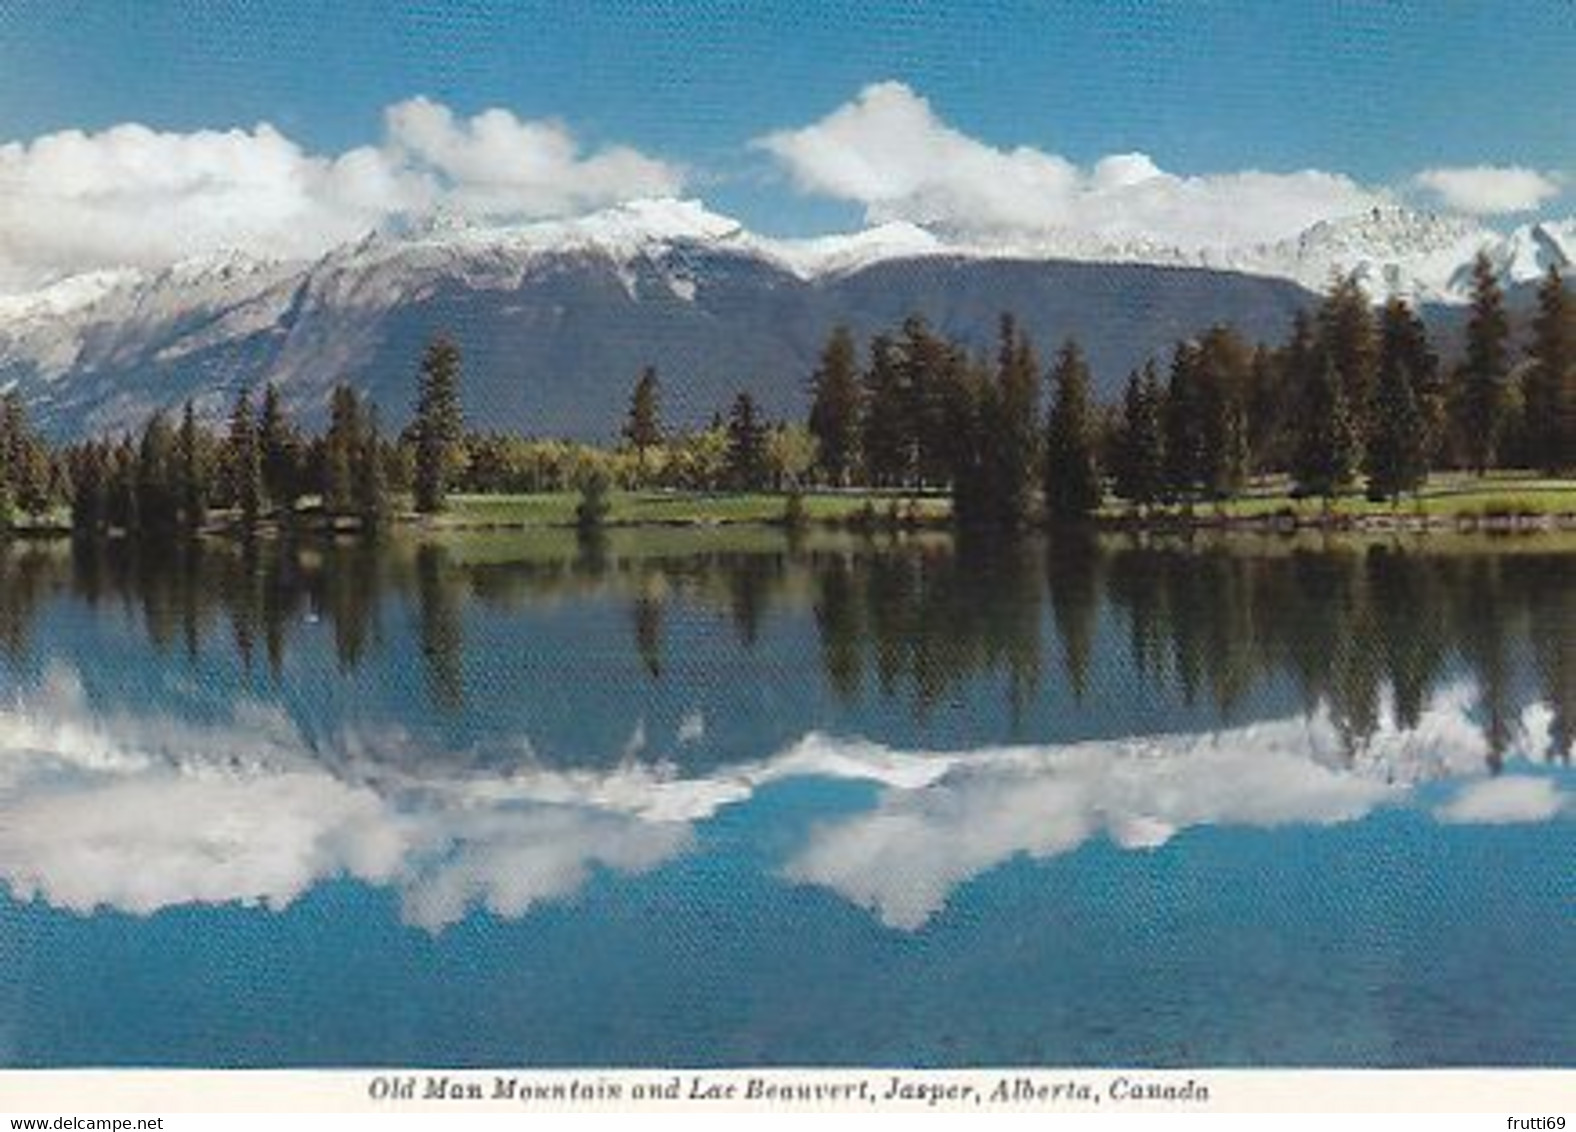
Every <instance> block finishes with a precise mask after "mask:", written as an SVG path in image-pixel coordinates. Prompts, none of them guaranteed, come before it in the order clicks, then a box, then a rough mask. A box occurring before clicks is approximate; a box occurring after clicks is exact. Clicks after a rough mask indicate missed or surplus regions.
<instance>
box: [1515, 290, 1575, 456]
mask: <svg viewBox="0 0 1576 1132" xmlns="http://www.w3.org/2000/svg"><path fill="white" fill-rule="evenodd" d="M1525 411H1526V431H1527V440H1528V444H1529V448H1530V452H1529V455H1530V456H1531V458H1532V460H1533V463H1534V464H1535V465H1536V466H1537V467H1538V468H1539V469H1540V470H1541V471H1542V472H1543V473H1544V474H1546V475H1551V476H1552V475H1558V474H1559V472H1560V471H1561V470H1563V469H1564V468H1567V467H1570V466H1571V464H1572V463H1573V462H1576V311H1573V309H1572V307H1571V302H1570V295H1569V293H1568V292H1567V291H1566V290H1565V281H1564V280H1563V279H1562V278H1561V277H1560V272H1559V268H1557V267H1555V266H1553V265H1550V267H1549V270H1548V274H1547V275H1545V276H1544V278H1543V283H1542V285H1541V286H1540V287H1539V288H1538V313H1537V317H1536V318H1534V319H1533V323H1532V367H1531V368H1530V370H1529V371H1528V373H1527V391H1526V406H1525Z"/></svg>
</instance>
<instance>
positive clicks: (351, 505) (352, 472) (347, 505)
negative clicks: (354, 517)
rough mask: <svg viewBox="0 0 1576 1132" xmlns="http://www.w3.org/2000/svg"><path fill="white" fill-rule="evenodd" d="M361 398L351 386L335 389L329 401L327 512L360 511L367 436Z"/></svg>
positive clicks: (325, 480) (325, 438) (325, 447)
mask: <svg viewBox="0 0 1576 1132" xmlns="http://www.w3.org/2000/svg"><path fill="white" fill-rule="evenodd" d="M363 433H364V430H363V427H362V419H361V397H360V396H359V395H358V394H357V393H356V391H355V389H353V388H352V387H351V386H349V385H345V384H340V385H337V386H335V387H334V392H333V395H332V397H331V398H330V399H329V410H328V431H327V432H326V433H325V434H324V435H323V512H324V514H326V515H334V516H340V515H351V514H354V513H356V512H357V511H358V507H357V500H358V499H359V496H358V494H357V489H356V475H357V472H358V470H360V469H361V468H362V456H363V455H364V452H365V436H364V435H363Z"/></svg>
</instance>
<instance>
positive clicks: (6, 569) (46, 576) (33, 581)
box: [0, 538, 56, 661]
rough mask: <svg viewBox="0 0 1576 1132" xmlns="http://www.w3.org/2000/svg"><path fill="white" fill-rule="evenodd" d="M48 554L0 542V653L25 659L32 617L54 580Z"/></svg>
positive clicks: (34, 548)
mask: <svg viewBox="0 0 1576 1132" xmlns="http://www.w3.org/2000/svg"><path fill="white" fill-rule="evenodd" d="M55 573H56V572H55V570H54V568H53V565H52V562H51V557H50V555H49V553H48V551H46V550H44V549H42V548H39V547H36V546H31V545H27V544H15V543H11V542H8V541H7V540H5V539H3V538H0V652H3V653H5V655H6V656H7V657H8V658H9V659H11V660H13V661H21V660H22V659H23V658H25V657H26V656H27V653H28V645H29V641H30V639H31V631H32V630H31V627H32V623H33V617H34V615H35V613H36V611H37V609H38V607H39V604H40V603H41V602H42V601H43V600H44V598H45V597H46V596H47V594H48V591H49V590H50V588H51V584H52V579H53V578H54V577H55Z"/></svg>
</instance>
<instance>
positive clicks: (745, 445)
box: [728, 393, 767, 491]
mask: <svg viewBox="0 0 1576 1132" xmlns="http://www.w3.org/2000/svg"><path fill="white" fill-rule="evenodd" d="M766 471H767V468H766V426H765V424H763V423H762V421H761V418H760V411H759V410H758V409H757V408H756V406H755V398H754V397H751V396H750V395H749V394H748V393H740V394H739V395H738V397H736V398H734V401H733V407H732V409H731V410H730V411H729V413H728V480H729V482H730V484H731V485H732V486H733V489H734V490H735V491H760V490H761V489H762V488H764V487H765V486H766Z"/></svg>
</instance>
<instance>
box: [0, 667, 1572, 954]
mask: <svg viewBox="0 0 1576 1132" xmlns="http://www.w3.org/2000/svg"><path fill="white" fill-rule="evenodd" d="M1470 700H1471V697H1470V695H1468V694H1467V693H1466V690H1464V689H1463V690H1460V691H1457V692H1453V693H1452V694H1450V695H1447V696H1444V697H1441V698H1439V699H1437V700H1435V701H1433V702H1431V703H1430V704H1429V705H1427V707H1426V708H1425V710H1424V711H1423V713H1422V714H1421V716H1420V718H1419V721H1418V723H1417V725H1416V726H1415V727H1412V728H1408V729H1401V728H1398V727H1396V726H1395V725H1394V724H1393V723H1391V722H1390V721H1388V719H1387V720H1385V721H1384V722H1383V723H1382V725H1381V726H1380V727H1379V728H1378V729H1377V730H1376V732H1375V734H1374V736H1373V737H1372V738H1371V740H1370V742H1369V744H1368V747H1367V748H1366V753H1367V759H1366V761H1365V762H1364V763H1363V764H1362V765H1360V766H1357V767H1352V766H1349V765H1348V764H1347V761H1346V760H1345V758H1344V756H1343V755H1342V737H1341V734H1340V730H1339V728H1338V727H1337V726H1336V725H1335V724H1333V723H1332V722H1331V719H1330V717H1329V715H1328V713H1325V712H1321V713H1319V714H1317V715H1315V716H1314V717H1311V718H1292V719H1285V720H1279V721H1273V722H1268V723H1261V724H1255V725H1250V726H1247V727H1242V728H1237V729H1232V730H1226V731H1220V732H1214V733H1206V734H1196V735H1187V734H1184V735H1164V736H1157V737H1152V738H1137V739H1129V740H1123V741H1118V742H1108V741H1101V742H1085V743H1077V744H1072V745H1067V746H1043V747H1029V746H1025V747H1005V748H988V749H984V750H978V751H972V752H962V753H959V752H951V753H941V752H929V753H927V752H903V751H895V750H892V749H889V748H886V747H882V746H878V745H875V744H869V743H863V742H849V741H839V740H834V739H830V738H828V737H825V736H820V735H810V736H808V737H806V738H804V739H803V740H801V741H800V742H798V743H796V744H794V745H792V746H791V747H789V748H788V749H786V750H784V751H782V752H780V753H779V754H776V755H774V756H772V757H770V758H767V759H764V760H760V761H755V762H745V763H739V764H735V765H732V766H728V767H726V768H720V769H718V770H715V771H712V772H709V773H706V774H700V775H693V776H685V775H681V774H679V773H678V772H676V770H675V769H674V768H672V767H671V766H662V765H652V764H649V763H641V762H638V761H628V762H626V763H624V764H623V765H620V766H618V767H615V768H612V769H608V770H601V771H566V770H555V769H552V768H548V767H544V766H543V765H541V764H540V763H539V762H538V761H537V760H535V759H533V758H532V756H531V755H530V753H529V746H528V744H526V743H522V747H521V753H520V755H519V756H518V759H517V761H516V763H515V764H514V765H513V766H507V767H494V768H493V769H491V770H489V771H487V772H485V773H479V772H478V773H454V772H445V771H442V770H437V771H430V772H428V773H426V774H416V773H410V772H407V771H400V770H394V769H390V765H389V763H388V762H387V761H386V760H383V759H382V758H381V751H382V750H383V749H384V748H386V747H387V746H389V745H394V746H397V745H398V744H399V743H400V742H402V741H403V740H402V739H401V737H400V736H398V735H394V734H390V735H381V736H377V735H366V734H349V733H347V734H344V735H341V736H340V737H339V739H338V749H337V750H335V751H333V752H331V753H330V752H324V751H323V750H322V749H321V745H320V744H313V743H311V742H309V741H308V740H307V739H306V738H305V737H303V736H302V735H301V734H300V733H299V732H298V731H297V730H296V729H295V728H294V727H293V725H292V724H291V723H290V722H289V720H288V719H287V718H285V717H284V716H283V715H282V714H281V713H279V712H278V711H277V710H274V709H271V708H268V707H266V706H263V705H259V704H255V703H244V702H243V703H241V704H238V705H237V706H236V707H235V709H234V710H233V712H232V714H231V715H230V717H229V718H226V719H222V720H213V721H210V722H208V723H201V724H199V723H193V722H191V721H189V720H183V719H178V718H174V717H171V716H168V715H163V714H160V713H158V712H156V711H153V712H142V713H139V712H134V711H129V710H123V711H120V712H116V713H104V712H100V711H97V710H94V709H93V708H92V707H90V706H89V705H88V703H87V702H86V701H85V699H84V698H83V695H82V691H81V687H80V685H79V683H78V682H77V680H76V678H75V675H74V674H72V673H69V672H66V671H56V672H55V673H53V674H52V675H51V676H50V677H49V678H48V679H47V681H46V682H45V684H44V685H43V686H42V687H40V688H38V689H35V690H34V691H33V692H31V693H30V694H29V695H28V696H27V697H26V699H25V701H24V702H23V703H22V704H20V705H19V706H17V707H15V708H12V709H8V710H4V711H0V751H3V752H5V755H4V758H3V760H0V879H3V880H4V883H5V885H6V887H7V888H9V889H10V890H11V892H12V893H14V894H15V895H16V896H18V897H20V898H22V899H32V898H35V897H36V898H40V899H43V900H45V901H47V902H49V903H51V904H54V905H57V906H60V907H63V908H67V909H71V910H74V911H78V912H88V911H91V910H94V909H97V908H100V907H109V908H112V909H117V910H122V911H127V912H132V913H138V914H147V913H152V912H155V911H158V910H160V909H163V908H168V907H172V906H176V905H183V904H193V903H228V902H242V903H265V904H267V905H269V906H273V907H278V906H282V905H285V904H288V903H290V902H291V901H293V900H295V899H296V898H298V897H300V896H301V895H302V894H303V893H305V892H306V891H308V890H309V889H311V888H312V887H313V886H315V885H316V884H319V883H321V882H324V881H327V880H330V879H333V878H336V877H349V878H352V879H355V880H357V881H360V882H362V883H365V884H368V885H373V886H378V887H387V888H390V889H393V890H395V891H397V892H398V893H399V895H400V898H401V902H402V906H403V909H404V914H405V917H406V919H407V921H408V922H410V923H412V924H414V925H418V926H422V927H426V928H431V929H436V928H439V927H441V926H443V925H446V924H449V923H453V922H455V921H456V920H459V919H461V918H462V917H463V916H465V915H466V914H467V913H468V912H469V911H471V910H473V909H485V910H486V911H488V912H490V913H492V914H494V915H497V916H503V917H519V916H522V915H524V914H525V913H526V912H527V911H528V910H530V909H531V908H532V907H533V906H534V905H536V904H538V903H540V902H542V901H550V900H554V899H559V898H562V897H565V896H567V895H569V894H571V893H573V892H574V891H576V890H577V889H578V888H579V887H580V886H581V885H582V884H584V883H585V881H586V880H587V879H588V878H589V877H590V875H591V874H592V873H593V872H594V871H596V870H598V869H610V870H614V871H617V872H622V873H631V874H638V873H642V872H646V871H648V870H651V869H654V868H657V867H659V866H661V865H662V864H664V863H666V862H668V861H671V860H673V859H675V858H676V857H678V856H679V855H681V854H683V853H685V852H686V851H687V850H688V849H689V848H690V846H691V845H692V844H693V841H694V826H695V824H696V823H698V822H703V821H705V820H706V819H708V818H709V817H711V816H712V815H714V814H715V813H716V812H717V811H718V810H719V809H721V808H723V807H725V806H729V805H735V804H740V803H743V802H746V801H748V800H749V799H750V798H752V797H753V796H754V795H755V794H756V793H757V792H758V791H760V790H761V789H762V788H764V787H766V786H768V785H770V784H772V783H775V782H780V781H784V780H788V779H794V778H831V779H846V780H858V781H866V782H871V783H877V784H879V785H880V786H881V787H882V788H883V790H882V793H881V795H880V796H879V799H878V800H877V802H876V803H875V804H874V806H873V807H872V808H870V809H868V810H865V811H862V812H857V813H854V814H852V815H849V816H844V817H840V818H837V819H835V820H832V821H830V822H828V823H826V824H822V825H820V826H818V827H817V828H815V829H814V830H812V832H811V835H810V837H809V840H808V842H807V843H806V844H804V845H802V846H800V847H798V848H797V849H795V850H794V851H793V852H792V853H791V855H790V858H789V860H788V862H787V864H786V866H785V867H784V875H785V876H786V877H787V878H788V879H790V880H792V881H797V882H803V883H812V884H817V885H822V886H825V887H827V888H829V889H831V890H832V891H835V892H837V893H839V894H841V895H842V896H844V897H846V898H847V899H849V900H851V901H854V902H855V903H858V904H860V905H863V906H865V907H868V908H870V909H872V910H873V911H875V912H876V913H877V914H878V915H879V916H880V917H881V919H882V920H883V921H884V922H886V923H887V924H889V925H891V926H894V927H900V928H917V927H919V926H921V925H923V923H924V922H925V921H926V920H927V919H928V918H929V917H930V916H931V915H932V914H933V913H934V912H936V911H937V910H938V909H939V908H940V907H941V906H942V904H944V903H945V901H946V899H947V898H948V896H949V894H950V893H951V892H952V891H953V890H954V889H955V888H956V887H957V886H958V885H960V884H962V883H964V882H965V881H967V880H969V879H970V878H971V877H974V876H977V875H979V874H980V873H982V872H984V871H986V870H988V869H990V868H992V867H994V866H996V865H998V864H1000V863H1002V862H1004V861H1006V860H1008V859H1010V858H1012V857H1014V856H1016V855H1019V854H1025V853H1026V854H1029V855H1031V856H1035V857H1045V856H1051V855H1057V854H1061V853H1066V852H1071V851H1072V850H1074V849H1076V848H1077V847H1079V846H1080V845H1082V844H1083V843H1085V842H1086V841H1088V840H1090V839H1091V838H1095V837H1109V838H1110V839H1111V840H1113V841H1115V842H1116V843H1118V844H1119V845H1122V846H1124V847H1127V848H1134V849H1138V848H1148V847H1153V846H1155V845H1158V844H1161V843H1163V842H1164V841H1166V840H1168V839H1169V838H1170V837H1172V836H1173V835H1175V834H1176V833H1177V832H1179V831H1181V830H1184V829H1187V828H1190V827H1196V826H1214V825H1239V826H1254V827H1275V826H1281V825H1287V824H1329V823H1333V822H1342V821H1351V820H1355V819H1358V818H1361V817H1362V816H1364V815H1365V814H1367V813H1368V812H1370V811H1371V810H1372V809H1374V808H1375V807H1377V806H1380V805H1386V804H1400V803H1402V802H1403V801H1405V800H1406V799H1407V798H1408V797H1409V795H1410V792H1411V791H1412V790H1413V788H1414V787H1417V786H1419V785H1420V784H1424V783H1427V782H1429V781H1430V780H1433V779H1439V778H1459V779H1461V780H1462V781H1461V784H1460V785H1459V786H1457V787H1456V788H1454V789H1453V791H1452V795H1451V797H1450V798H1449V800H1447V801H1446V802H1445V803H1444V804H1443V805H1442V806H1441V807H1440V809H1439V811H1438V812H1439V816H1440V817H1441V818H1442V819H1444V820H1448V821H1457V822H1483V821H1487V822H1506V821H1519V820H1529V821H1530V820H1545V819H1548V818H1551V817H1554V816H1555V815H1557V814H1558V813H1560V812H1561V811H1562V809H1564V808H1567V807H1568V806H1569V801H1568V797H1569V793H1568V788H1566V787H1564V786H1562V785H1560V783H1559V781H1558V780H1556V779H1553V778H1550V777H1547V776H1543V777H1528V776H1525V775H1519V774H1518V775H1507V776H1506V777H1504V778H1502V779H1487V780H1484V779H1481V778H1479V777H1477V776H1478V775H1480V773H1481V769H1482V763H1481V756H1480V753H1479V752H1480V740H1479V739H1478V737H1477V730H1476V727H1475V726H1474V725H1473V724H1472V722H1471V721H1470V719H1469V718H1468V716H1467V710H1466V705H1467V704H1468V703H1469V702H1470ZM1526 715H1527V718H1526V720H1525V721H1524V725H1523V727H1522V733H1523V734H1525V735H1527V736H1528V737H1529V746H1532V747H1536V746H1538V745H1539V744H1541V742H1542V741H1543V736H1542V735H1541V734H1540V731H1543V730H1546V729H1547V727H1548V723H1549V718H1548V713H1547V711H1546V710H1544V709H1542V708H1541V706H1534V707H1533V708H1531V709H1529V710H1528V711H1527V713H1526ZM370 750H378V751H379V752H380V758H379V760H378V761H369V760H367V759H366V758H365V754H366V752H368V751H370ZM1516 753H1518V754H1519V752H1516ZM418 762H419V760H410V764H411V765H414V764H416V763H418ZM464 763H465V760H450V759H439V760H437V761H436V765H438V766H453V765H464ZM1562 791H1563V792H1562Z"/></svg>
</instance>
